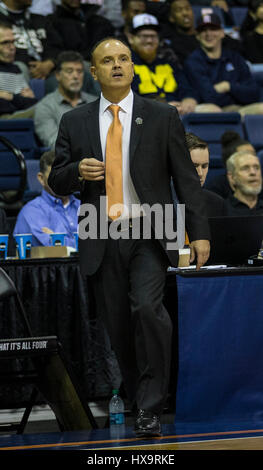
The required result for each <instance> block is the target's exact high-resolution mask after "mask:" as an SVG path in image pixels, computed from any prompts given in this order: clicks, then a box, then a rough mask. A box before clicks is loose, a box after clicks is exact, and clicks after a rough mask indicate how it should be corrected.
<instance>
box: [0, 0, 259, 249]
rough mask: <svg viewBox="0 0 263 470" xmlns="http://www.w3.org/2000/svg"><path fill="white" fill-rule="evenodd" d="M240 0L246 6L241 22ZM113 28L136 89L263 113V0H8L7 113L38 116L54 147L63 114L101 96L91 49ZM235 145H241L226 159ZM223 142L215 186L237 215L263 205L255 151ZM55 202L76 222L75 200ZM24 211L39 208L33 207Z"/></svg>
mask: <svg viewBox="0 0 263 470" xmlns="http://www.w3.org/2000/svg"><path fill="white" fill-rule="evenodd" d="M200 5H201V6H202V7H203V8H202V10H200V9H199V10H198V12H197V9H198V7H199V6H200ZM233 7H242V8H243V9H244V10H243V11H244V17H243V21H242V23H241V24H240V26H237V25H236V23H235V19H234V17H233V14H232V8H233ZM211 8H213V9H212V10H211ZM112 36H114V37H116V38H118V39H120V40H121V41H123V42H125V43H127V44H128V45H129V46H130V48H131V51H132V60H133V62H134V71H135V75H134V80H133V83H132V89H133V90H134V91H135V92H136V93H138V94H140V95H142V96H144V97H146V98H149V99H156V100H159V101H163V102H167V104H169V105H172V106H175V107H176V108H177V110H178V112H179V114H180V115H181V116H183V115H185V114H188V113H191V112H216V113H218V112H227V111H237V112H239V113H240V114H241V116H244V115H246V114H263V100H262V96H263V94H262V88H261V84H260V83H259V82H258V81H257V80H256V78H255V76H254V73H253V72H254V70H261V68H260V67H261V65H262V64H263V0H203V1H202V2H200V1H198V0H166V1H147V0H122V1H121V0H97V1H96V0H2V1H0V119H14V118H15V119H17V118H32V119H34V125H35V133H36V136H37V139H38V142H39V144H40V145H42V146H45V147H47V148H48V149H51V150H53V149H54V146H55V141H56V136H57V131H58V126H59V122H60V119H61V116H62V114H63V113H65V112H67V111H69V110H70V109H72V108H74V107H76V106H82V105H83V104H85V103H89V102H91V101H94V100H96V99H97V98H98V96H100V88H99V85H98V83H97V82H96V80H94V78H93V76H92V74H91V73H90V58H91V51H92V48H93V47H94V45H95V44H96V43H97V42H98V41H100V40H101V39H103V38H107V37H112ZM262 68H263V65H262ZM40 83H41V90H42V92H41V94H38V93H37V92H36V90H37V88H35V87H36V86H40V85H39V84H40ZM226 143H227V144H226ZM202 145H203V144H202V143H201V149H204V148H206V147H202ZM227 145H228V146H230V145H232V147H231V152H229V153H228V156H227V158H226V157H225V154H224V151H225V148H226V147H227ZM242 145H245V146H246V145H247V146H250V148H248V147H246V148H244V149H242V151H244V150H245V151H246V153H245V154H240V149H239V147H240V146H242ZM197 148H199V147H198V146H197ZM222 148H223V154H222V158H223V160H224V167H225V174H224V175H221V176H220V178H217V180H216V181H213V182H210V187H208V189H209V190H210V191H212V192H213V193H214V194H215V193H217V194H218V195H219V196H220V197H221V198H223V199H224V200H226V201H227V203H228V213H229V214H231V215H233V214H234V215H235V214H244V213H246V214H247V213H250V214H252V213H260V214H261V213H263V203H262V199H261V193H262V188H261V184H262V182H261V179H262V178H261V168H260V164H259V160H258V157H257V156H256V154H255V150H254V149H253V148H252V146H251V144H250V143H249V142H241V137H240V136H238V135H234V134H233V133H232V134H231V133H230V135H229V134H227V135H226V136H224V137H223V138H222ZM189 150H191V149H190V148H189ZM194 153H196V152H194ZM233 154H236V156H235V157H234V158H232V156H233ZM202 155H204V153H202ZM191 156H192V155H191ZM229 157H231V158H232V160H231V158H229ZM206 158H208V157H206ZM228 160H229V161H230V163H229V162H228ZM202 165H204V168H205V165H206V167H207V170H208V165H209V162H208V161H205V163H203V164H202V162H201V163H200V162H199V163H198V161H197V162H196V163H195V166H196V168H197V171H199V170H200V169H201V168H202ZM242 165H243V167H245V169H246V170H243V167H242ZM45 171H46V170H43V169H42V170H41V169H40V173H39V175H38V178H40V181H41V184H42V187H43V191H44V195H45V194H46V202H48V203H49V204H50V207H51V206H52V204H53V202H54V201H57V197H56V195H53V194H50V191H49V188H48V186H47V185H46V184H44V183H45ZM200 171H201V170H200ZM245 171H246V172H247V173H246V175H245V179H244V180H242V178H241V177H239V176H240V173H241V176H242V172H243V176H244V172H245ZM43 175H44V179H43ZM43 181H44V183H43ZM201 184H202V185H203V183H201ZM47 195H48V196H47ZM44 199H45V197H44ZM42 202H43V201H42ZM42 202H41V204H42ZM71 202H72V201H71ZM54 204H55V203H54ZM54 204H53V205H54ZM74 204H76V203H75V201H74ZM55 206H56V207H59V208H60V213H61V214H62V213H63V211H64V213H65V220H66V221H67V224H70V223H71V224H72V220H71V219H70V221H69V216H68V213H69V204H68V201H67V204H66V205H64V204H63V201H61V200H59V203H57V202H56V204H55ZM76 206H77V205H76ZM221 206H222V204H221ZM221 206H220V207H221ZM70 207H71V208H72V207H73V202H72V204H71V205H70ZM222 207H223V206H222ZM24 214H29V215H30V211H29V208H27V210H26V211H24ZM24 214H22V215H20V219H19V220H20V222H21V220H22V216H23V217H25V216H24ZM31 216H32V213H31V215H30V217H31ZM71 217H72V214H71V215H70V218H71ZM31 219H32V217H31ZM33 219H34V217H33ZM34 222H35V220H34ZM24 223H25V221H24ZM43 223H44V222H43ZM40 224H41V227H40V231H41V232H42V235H41V238H43V239H46V240H47V239H48V237H47V233H49V232H46V231H43V230H42V228H43V227H44V226H46V225H47V224H46V223H45V224H44V226H43V227H42V221H41V223H40ZM75 225H76V221H74V230H75ZM44 228H45V229H46V227H44ZM23 229H25V227H24V226H23ZM29 229H30V227H28V225H27V230H29ZM38 229H39V228H38ZM19 230H20V229H19ZM49 230H53V231H54V230H56V227H53V226H52V227H51V226H50V227H49ZM72 233H73V229H72ZM36 243H41V244H48V242H47V241H46V242H44V243H42V242H39V241H38V242H36Z"/></svg>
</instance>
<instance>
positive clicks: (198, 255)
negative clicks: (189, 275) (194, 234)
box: [190, 240, 210, 271]
mask: <svg viewBox="0 0 263 470" xmlns="http://www.w3.org/2000/svg"><path fill="white" fill-rule="evenodd" d="M209 255H210V242H209V240H194V241H193V242H191V243H190V263H192V262H193V261H194V260H195V259H196V270H197V271H199V269H200V268H201V266H203V265H204V264H205V263H206V262H207V260H208V258H209Z"/></svg>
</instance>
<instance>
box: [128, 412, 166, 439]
mask: <svg viewBox="0 0 263 470" xmlns="http://www.w3.org/2000/svg"><path fill="white" fill-rule="evenodd" d="M134 431H135V434H136V436H137V437H143V436H145V437H150V436H161V423H160V417H159V416H158V415H156V414H155V413H153V412H152V411H146V410H139V411H138V413H137V416H136V421H135V427H134Z"/></svg>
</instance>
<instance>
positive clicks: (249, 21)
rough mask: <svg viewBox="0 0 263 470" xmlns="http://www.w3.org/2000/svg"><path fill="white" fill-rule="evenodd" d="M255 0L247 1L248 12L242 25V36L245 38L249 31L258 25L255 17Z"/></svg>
mask: <svg viewBox="0 0 263 470" xmlns="http://www.w3.org/2000/svg"><path fill="white" fill-rule="evenodd" d="M254 1H255V0H248V2H247V5H246V6H247V8H248V10H247V14H246V16H245V19H244V20H243V23H242V24H241V26H240V31H239V34H240V37H241V39H243V38H244V37H245V36H246V34H247V33H249V32H251V31H253V30H254V29H255V27H256V25H257V21H256V18H255V12H254V6H253V5H254Z"/></svg>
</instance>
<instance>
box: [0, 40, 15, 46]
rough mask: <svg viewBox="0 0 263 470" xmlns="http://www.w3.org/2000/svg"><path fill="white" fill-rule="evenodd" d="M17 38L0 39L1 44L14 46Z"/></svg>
mask: <svg viewBox="0 0 263 470" xmlns="http://www.w3.org/2000/svg"><path fill="white" fill-rule="evenodd" d="M14 44H15V40H13V41H0V46H14Z"/></svg>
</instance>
